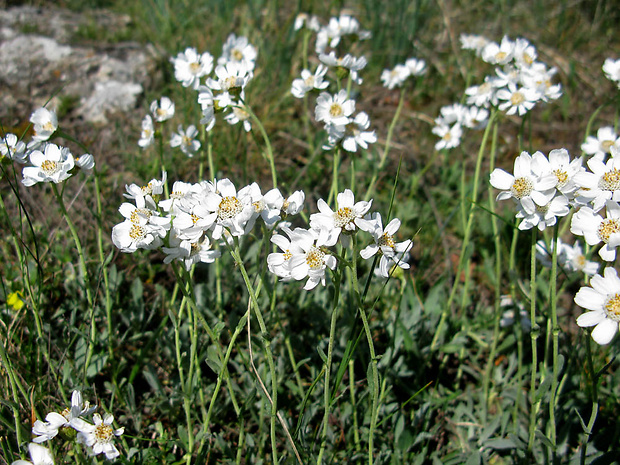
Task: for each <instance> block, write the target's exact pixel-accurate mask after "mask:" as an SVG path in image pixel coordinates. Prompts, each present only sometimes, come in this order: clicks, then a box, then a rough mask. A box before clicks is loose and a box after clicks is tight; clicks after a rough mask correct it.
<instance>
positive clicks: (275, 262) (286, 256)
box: [267, 226, 305, 281]
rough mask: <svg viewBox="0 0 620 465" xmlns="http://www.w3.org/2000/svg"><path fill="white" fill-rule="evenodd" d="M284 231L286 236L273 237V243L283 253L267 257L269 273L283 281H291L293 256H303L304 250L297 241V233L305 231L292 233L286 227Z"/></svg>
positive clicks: (271, 254)
mask: <svg viewBox="0 0 620 465" xmlns="http://www.w3.org/2000/svg"><path fill="white" fill-rule="evenodd" d="M282 231H284V232H285V233H286V235H287V236H288V237H286V236H283V235H281V234H274V235H273V236H271V242H273V243H274V244H275V245H277V246H278V247H279V248H280V250H282V252H273V253H270V254H269V255H268V256H267V267H268V268H269V271H271V272H272V273H273V274H275V275H276V276H278V277H279V278H280V280H281V281H290V280H291V279H293V278H292V277H291V266H290V265H291V261H290V259H291V258H292V257H293V254H297V255H303V254H305V251H304V249H302V248H301V246H299V245H298V244H297V243H296V241H295V235H296V233H295V231H305V230H303V229H300V228H298V229H296V230H295V231H291V229H290V228H288V227H286V226H284V227H282Z"/></svg>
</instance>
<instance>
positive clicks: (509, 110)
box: [496, 83, 538, 116]
mask: <svg viewBox="0 0 620 465" xmlns="http://www.w3.org/2000/svg"><path fill="white" fill-rule="evenodd" d="M496 97H497V99H498V100H503V101H504V102H501V103H499V105H498V106H497V108H499V109H500V110H502V111H506V114H507V115H514V114H515V113H518V114H519V116H523V115H524V114H526V113H527V112H528V111H530V110H531V109H532V108H534V105H535V104H536V101H537V100H538V95H537V93H536V91H535V90H534V89H531V88H529V87H521V88H517V86H516V85H515V84H512V83H510V84H508V88H507V89H499V90H498V91H497V93H496Z"/></svg>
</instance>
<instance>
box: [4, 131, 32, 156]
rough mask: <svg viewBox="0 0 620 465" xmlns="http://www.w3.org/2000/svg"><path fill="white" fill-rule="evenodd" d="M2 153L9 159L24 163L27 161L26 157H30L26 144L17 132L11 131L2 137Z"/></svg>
mask: <svg viewBox="0 0 620 465" xmlns="http://www.w3.org/2000/svg"><path fill="white" fill-rule="evenodd" d="M0 154H2V156H3V157H7V158H8V159H9V160H13V161H16V162H17V163H22V164H23V163H26V158H27V157H28V154H27V153H26V144H24V142H22V141H21V140H19V139H18V138H17V136H16V135H15V134H10V133H9V134H7V135H6V136H4V138H2V139H0ZM0 158H1V157H0Z"/></svg>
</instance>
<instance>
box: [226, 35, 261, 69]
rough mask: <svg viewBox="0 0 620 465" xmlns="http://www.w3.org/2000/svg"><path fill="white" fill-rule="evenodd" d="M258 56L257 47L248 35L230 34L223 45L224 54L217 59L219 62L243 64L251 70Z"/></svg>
mask: <svg viewBox="0 0 620 465" xmlns="http://www.w3.org/2000/svg"><path fill="white" fill-rule="evenodd" d="M257 56H258V52H257V51H256V47H254V46H253V45H252V44H250V43H249V41H248V38H247V37H243V36H240V37H237V36H236V35H235V34H230V35H229V36H228V38H227V39H226V42H225V43H224V46H223V47H222V56H221V57H220V58H219V59H218V60H217V64H218V65H226V64H227V63H237V64H243V65H244V66H245V67H246V68H247V69H248V70H249V71H252V70H253V69H254V66H255V62H256V57H257Z"/></svg>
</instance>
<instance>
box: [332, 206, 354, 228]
mask: <svg viewBox="0 0 620 465" xmlns="http://www.w3.org/2000/svg"><path fill="white" fill-rule="evenodd" d="M354 219H355V212H354V211H353V210H352V209H351V208H350V207H342V208H339V209H338V211H337V212H336V213H334V226H335V227H337V228H342V227H344V226H346V225H347V224H349V223H351V222H352V221H353V220H354Z"/></svg>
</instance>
